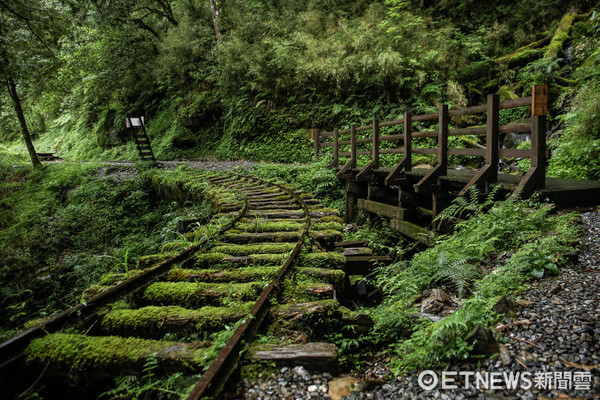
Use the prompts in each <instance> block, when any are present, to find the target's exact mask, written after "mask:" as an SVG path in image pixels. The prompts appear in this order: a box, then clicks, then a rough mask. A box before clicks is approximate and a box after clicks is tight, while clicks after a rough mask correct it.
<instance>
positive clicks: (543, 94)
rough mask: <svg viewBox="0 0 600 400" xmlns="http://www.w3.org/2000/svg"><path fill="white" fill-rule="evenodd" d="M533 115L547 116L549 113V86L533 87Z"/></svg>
mask: <svg viewBox="0 0 600 400" xmlns="http://www.w3.org/2000/svg"><path fill="white" fill-rule="evenodd" d="M532 92H533V93H532V96H533V101H532V104H531V115H533V116H545V115H546V114H547V113H548V85H533V89H532Z"/></svg>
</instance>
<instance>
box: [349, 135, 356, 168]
mask: <svg viewBox="0 0 600 400" xmlns="http://www.w3.org/2000/svg"><path fill="white" fill-rule="evenodd" d="M350 161H351V166H350V168H356V124H352V125H350Z"/></svg>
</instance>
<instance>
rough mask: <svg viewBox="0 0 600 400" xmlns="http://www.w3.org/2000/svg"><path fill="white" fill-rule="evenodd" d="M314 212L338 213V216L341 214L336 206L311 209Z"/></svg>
mask: <svg viewBox="0 0 600 400" xmlns="http://www.w3.org/2000/svg"><path fill="white" fill-rule="evenodd" d="M312 213H319V214H327V215H336V216H338V215H339V214H340V212H339V211H338V209H336V208H316V209H314V210H311V214H312Z"/></svg>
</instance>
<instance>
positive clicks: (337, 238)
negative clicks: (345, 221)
mask: <svg viewBox="0 0 600 400" xmlns="http://www.w3.org/2000/svg"><path fill="white" fill-rule="evenodd" d="M309 236H310V238H311V239H314V240H316V241H318V242H319V243H321V244H322V245H325V246H327V247H333V245H334V244H335V242H341V241H342V239H343V235H342V233H341V232H340V231H334V230H332V229H324V230H321V231H310V232H309Z"/></svg>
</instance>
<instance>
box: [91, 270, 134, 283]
mask: <svg viewBox="0 0 600 400" xmlns="http://www.w3.org/2000/svg"><path fill="white" fill-rule="evenodd" d="M140 273H142V271H141V270H139V269H132V270H129V272H128V273H125V272H120V273H114V272H112V273H108V274H104V275H103V276H102V278H100V282H99V284H100V285H109V286H110V285H116V284H119V283H121V282H123V281H126V280H127V279H130V278H133V277H134V276H136V275H139V274H140Z"/></svg>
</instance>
